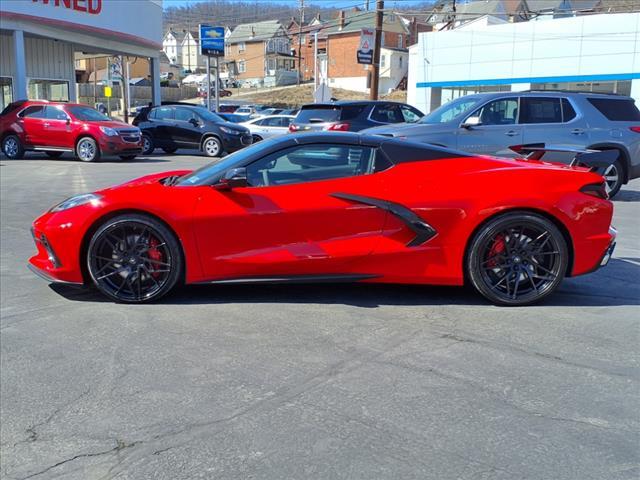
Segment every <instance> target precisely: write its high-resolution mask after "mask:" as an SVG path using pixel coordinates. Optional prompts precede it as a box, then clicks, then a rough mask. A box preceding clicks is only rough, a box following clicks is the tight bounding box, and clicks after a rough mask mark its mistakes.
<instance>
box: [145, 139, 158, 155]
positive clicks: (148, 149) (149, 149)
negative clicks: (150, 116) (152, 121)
mask: <svg viewBox="0 0 640 480" xmlns="http://www.w3.org/2000/svg"><path fill="white" fill-rule="evenodd" d="M155 149H156V147H155V145H154V144H153V139H152V138H151V136H150V135H147V134H143V135H142V154H143V155H151V154H152V153H153V151H154V150H155Z"/></svg>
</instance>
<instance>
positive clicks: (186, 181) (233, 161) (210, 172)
mask: <svg viewBox="0 0 640 480" xmlns="http://www.w3.org/2000/svg"><path fill="white" fill-rule="evenodd" d="M276 141H278V139H277V138H274V139H269V140H262V141H261V142H259V143H255V144H253V145H251V146H249V147H245V148H243V149H242V150H238V151H236V152H234V153H232V154H230V155H227V156H226V157H224V159H223V160H220V161H218V162H214V163H209V164H208V165H205V166H204V167H200V168H199V169H198V170H195V171H193V172H191V173H189V174H187V175H185V176H184V177H182V178H180V180H178V181H177V182H176V185H178V186H193V185H211V184H213V183H214V182H215V181H216V180H217V178H218V176H219V175H220V174H222V173H224V172H226V171H227V170H229V169H230V168H234V167H235V166H238V165H242V164H243V163H244V161H245V160H247V159H248V158H249V157H252V156H253V155H255V154H256V153H259V151H260V150H262V149H269V148H270V147H271V146H272V145H273V144H274V143H276Z"/></svg>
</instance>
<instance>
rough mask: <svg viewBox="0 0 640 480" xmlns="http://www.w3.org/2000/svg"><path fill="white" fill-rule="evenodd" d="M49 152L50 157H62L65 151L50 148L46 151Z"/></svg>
mask: <svg viewBox="0 0 640 480" xmlns="http://www.w3.org/2000/svg"><path fill="white" fill-rule="evenodd" d="M44 153H46V154H47V157H49V158H60V157H61V156H62V154H63V153H64V152H56V151H53V150H49V151H48V152H44Z"/></svg>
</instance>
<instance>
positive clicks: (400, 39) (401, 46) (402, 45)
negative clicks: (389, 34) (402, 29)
mask: <svg viewBox="0 0 640 480" xmlns="http://www.w3.org/2000/svg"><path fill="white" fill-rule="evenodd" d="M403 40H404V39H403V38H402V34H400V35H398V48H404V43H403Z"/></svg>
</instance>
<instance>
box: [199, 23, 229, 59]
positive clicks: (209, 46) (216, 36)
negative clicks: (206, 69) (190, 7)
mask: <svg viewBox="0 0 640 480" xmlns="http://www.w3.org/2000/svg"><path fill="white" fill-rule="evenodd" d="M200 52H202V55H211V56H214V57H224V27H210V26H209V25H200Z"/></svg>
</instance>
